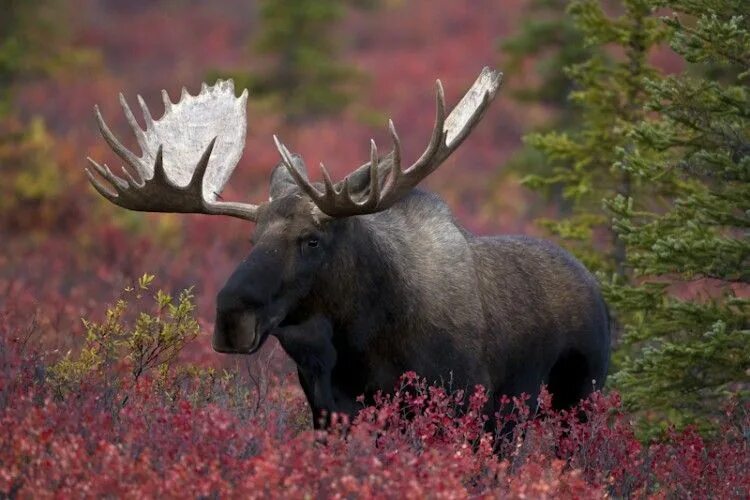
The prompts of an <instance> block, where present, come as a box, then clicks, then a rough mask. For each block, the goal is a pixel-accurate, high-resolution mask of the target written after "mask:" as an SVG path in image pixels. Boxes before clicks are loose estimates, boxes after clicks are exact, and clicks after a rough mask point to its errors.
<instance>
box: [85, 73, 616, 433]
mask: <svg viewBox="0 0 750 500" xmlns="http://www.w3.org/2000/svg"><path fill="white" fill-rule="evenodd" d="M501 76H502V75H501V74H500V73H499V72H496V71H493V70H491V69H489V68H485V69H484V70H482V72H481V74H480V75H479V77H478V78H477V80H476V81H475V82H474V84H473V85H472V86H471V88H470V89H469V90H468V91H467V92H466V94H465V95H464V97H463V98H462V99H461V100H460V101H459V103H458V104H457V105H456V106H455V107H454V108H453V109H452V110H451V111H450V113H447V111H446V105H445V98H444V95H443V88H442V85H441V84H440V81H439V80H438V81H437V85H436V108H437V109H436V117H435V126H434V128H433V131H432V137H431V140H430V143H429V144H428V146H427V148H426V149H425V151H424V153H423V154H422V155H421V156H420V157H419V158H418V159H417V160H416V161H415V162H414V163H413V164H411V165H409V166H407V167H406V168H404V167H403V165H402V157H401V149H400V144H399V137H398V134H397V133H396V129H395V127H394V125H393V123H392V122H389V131H390V136H391V141H392V142H393V149H392V150H391V152H390V153H388V154H387V155H385V156H381V155H380V154H379V153H378V149H377V147H376V145H375V143H374V142H372V143H371V147H370V159H369V161H368V162H367V163H365V164H364V165H362V166H361V167H359V168H358V169H356V170H354V171H353V172H352V173H351V174H349V175H348V176H347V177H346V178H345V179H344V180H343V181H340V182H336V183H334V182H333V181H332V180H331V178H330V175H329V174H328V172H327V170H326V169H325V167H322V165H321V167H322V175H323V180H322V182H312V181H311V180H310V179H309V177H308V174H307V170H306V168H305V165H304V163H303V161H302V158H301V157H300V156H298V155H296V154H293V153H291V152H290V151H289V149H288V148H287V147H286V146H285V145H284V144H282V143H281V142H280V141H279V140H278V139H277V138H275V137H274V139H275V141H276V146H277V148H278V150H279V153H280V155H281V162H280V163H279V164H278V165H277V166H276V167H275V168H274V169H273V171H272V173H271V178H270V197H269V200H268V201H267V202H264V203H260V204H258V205H253V204H247V203H235V202H224V201H216V200H217V195H218V194H219V193H220V192H221V190H222V188H223V187H224V185H225V184H226V183H227V181H228V180H229V177H230V175H231V173H232V171H233V170H234V168H235V166H236V165H237V162H238V161H239V158H240V155H241V153H242V149H243V148H244V143H245V132H246V98H247V91H245V92H244V93H243V94H242V95H241V96H240V97H239V98H238V97H236V96H235V93H234V85H233V84H232V83H231V82H222V81H219V82H218V83H216V85H214V86H210V87H209V86H207V85H205V84H204V85H203V88H202V89H201V91H200V93H199V94H198V95H197V96H192V95H190V94H188V93H187V92H186V91H183V94H182V97H181V99H180V102H179V103H177V104H172V103H171V101H170V100H169V97H168V96H167V94H166V93H164V101H165V108H166V111H165V113H164V116H162V117H161V118H160V119H159V120H154V119H153V118H152V117H151V114H150V113H149V110H148V108H147V107H146V106H145V104H144V102H143V100H142V99H141V98H140V96H139V99H138V100H139V102H140V105H141V108H142V111H143V114H144V118H145V122H146V130H143V129H142V128H141V127H140V126H139V125H138V123H137V122H136V120H135V118H134V116H133V113H132V111H131V110H130V108H129V106H128V105H127V103H126V102H125V99H124V98H123V97H122V96H121V104H122V107H123V110H124V112H125V115H126V117H127V119H128V122H129V123H130V125H131V127H132V128H133V132H134V133H135V136H136V139H137V141H138V144H139V145H140V147H141V150H142V154H141V156H140V157H139V156H136V155H135V154H134V153H132V152H131V151H129V150H127V149H126V148H125V147H123V145H122V143H120V141H119V140H118V139H117V138H116V137H115V136H114V135H113V134H112V132H111V131H110V129H109V128H108V127H107V125H106V124H105V123H104V120H103V119H102V117H101V115H100V114H99V112H98V110H97V112H96V118H97V122H98V124H99V128H100V130H101V132H102V135H103V136H104V138H105V140H106V141H107V143H108V144H109V145H110V146H111V147H112V149H113V150H114V152H115V153H116V154H117V155H118V156H119V157H120V158H121V159H122V160H123V161H124V162H125V163H126V165H127V167H123V169H122V170H123V174H122V177H120V176H117V175H115V174H114V173H113V172H112V171H111V170H110V169H109V167H107V166H106V165H100V164H99V163H97V162H95V161H94V160H91V159H89V163H90V164H91V166H92V168H93V171H90V170H88V169H87V170H86V172H87V174H88V176H89V179H90V180H91V183H92V184H93V186H94V187H95V188H96V190H97V191H98V192H99V193H100V194H102V195H103V196H104V197H106V198H107V199H108V200H110V201H112V202H113V203H115V204H117V205H119V206H121V207H124V208H128V209H131V210H140V211H151V212H181V213H205V214H216V215H228V216H232V217H239V218H242V219H246V220H249V221H252V222H254V223H255V231H254V234H253V236H252V240H253V248H252V251H251V252H250V254H249V255H248V256H247V258H245V259H244V260H243V261H242V262H241V263H240V264H239V266H238V267H237V269H236V270H235V271H234V273H233V274H232V275H231V276H230V277H229V279H228V280H227V283H226V285H225V286H224V288H223V289H222V290H221V291H220V292H219V295H218V297H217V300H216V324H215V330H214V337H213V346H214V349H215V350H216V351H218V352H226V353H242V354H252V353H254V352H255V351H257V350H258V349H259V348H260V347H261V346H262V345H263V343H264V342H265V340H266V339H267V338H268V336H269V335H274V336H276V337H277V338H278V339H279V341H280V342H281V344H282V346H283V347H284V349H285V350H286V352H287V353H288V354H289V355H290V356H291V357H292V359H294V361H295V362H296V363H297V366H298V368H299V370H298V371H299V379H300V383H301V385H302V387H303V389H304V391H305V395H306V396H307V400H308V402H309V403H310V406H311V408H312V411H313V416H314V419H313V421H314V422H315V425H316V427H317V426H320V425H325V422H326V420H324V419H323V418H321V417H323V416H324V415H326V414H330V413H331V412H344V413H349V414H354V413H355V412H356V411H357V408H358V404H357V403H356V399H357V397H358V396H359V395H361V394H364V396H365V401H370V400H371V399H372V396H373V394H375V392H377V391H379V390H383V391H386V392H387V391H390V390H391V389H392V388H393V387H394V384H395V382H396V381H397V379H398V377H399V376H400V375H401V374H402V373H404V372H406V371H415V372H417V373H419V374H420V375H423V376H425V377H427V379H428V380H430V381H441V380H442V381H447V380H451V381H452V386H453V387H456V388H464V387H472V386H474V385H476V384H482V385H483V386H484V387H485V388H487V390H488V391H489V392H490V399H489V402H488V404H487V406H486V411H487V413H488V414H490V415H492V414H493V413H494V412H495V411H497V409H498V406H499V397H500V395H503V394H507V395H517V394H520V393H521V392H526V393H528V394H531V395H532V396H535V395H536V394H537V393H538V390H539V387H540V385H541V384H542V383H544V384H547V385H548V387H549V389H550V392H551V393H552V394H553V401H554V405H555V406H556V407H557V408H564V407H569V406H570V405H572V404H574V403H576V402H577V401H578V400H579V399H580V398H582V397H585V396H586V395H588V394H589V393H590V392H591V391H592V390H594V389H595V385H596V386H597V387H599V386H601V384H603V382H604V379H605V377H606V374H607V366H608V362H609V352H610V326H609V317H608V313H607V308H606V305H605V303H604V301H603V300H602V296H601V294H600V292H599V289H598V287H597V284H596V281H595V280H594V279H593V277H592V276H591V275H590V274H589V273H588V271H587V270H586V269H585V268H584V267H583V266H582V265H581V264H580V263H579V262H578V261H576V260H575V259H574V258H573V257H572V256H571V255H569V254H568V253H567V252H565V251H564V250H562V249H561V248H559V247H557V246H556V245H554V244H552V243H549V242H546V241H543V240H537V239H533V238H529V237H524V236H492V237H479V236H475V235H473V234H471V233H470V232H468V231H467V230H466V229H464V228H463V227H461V225H460V224H459V223H458V222H457V221H456V220H455V218H454V217H453V215H452V213H451V211H450V209H449V208H448V207H447V205H446V204H445V203H444V202H443V201H442V200H441V199H440V198H439V197H438V196H436V195H434V194H430V193H426V192H424V191H421V190H419V189H417V185H418V184H419V182H420V181H421V180H422V179H424V178H425V177H426V176H428V175H429V174H430V173H431V172H433V171H434V170H435V169H437V168H438V167H439V166H440V165H441V164H442V163H443V162H444V161H445V159H446V158H448V156H450V154H451V153H452V152H453V151H455V150H456V148H458V146H460V145H461V143H462V142H463V141H464V139H466V137H467V136H468V135H469V133H470V132H471V130H472V129H473V128H474V127H475V126H476V125H477V123H478V122H479V121H480V119H481V117H482V115H483V114H484V112H485V111H486V110H487V108H488V106H489V104H490V103H491V102H492V100H493V99H494V97H495V94H496V93H497V90H498V88H499V87H500V82H501ZM490 421H494V419H490Z"/></svg>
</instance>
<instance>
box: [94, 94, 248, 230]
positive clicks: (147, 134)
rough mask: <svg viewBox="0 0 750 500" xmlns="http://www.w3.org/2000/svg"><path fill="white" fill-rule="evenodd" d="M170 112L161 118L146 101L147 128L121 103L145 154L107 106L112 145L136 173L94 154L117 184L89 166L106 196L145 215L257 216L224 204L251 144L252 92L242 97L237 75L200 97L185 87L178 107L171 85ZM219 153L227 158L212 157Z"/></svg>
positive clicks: (100, 121)
mask: <svg viewBox="0 0 750 500" xmlns="http://www.w3.org/2000/svg"><path fill="white" fill-rule="evenodd" d="M162 98H163V100H164V107H165V111H164V116H162V118H161V119H159V120H154V119H153V118H152V117H151V113H150V112H149V110H148V107H147V106H146V103H145V102H144V101H143V99H142V98H141V96H138V102H139V104H140V105H141V109H142V110H143V116H144V119H145V121H146V130H145V131H144V130H143V129H141V127H140V125H138V122H137V121H136V120H135V117H134V116H133V112H132V111H131V109H130V107H129V106H128V104H127V102H126V101H125V98H124V97H123V95H122V94H120V105H121V106H122V109H123V111H124V112H125V117H126V118H127V120H128V123H129V124H130V127H131V128H132V129H133V133H134V134H135V138H136V140H137V141H138V144H139V146H140V147H141V151H142V155H141V157H138V156H136V155H135V154H133V153H132V152H131V151H129V150H128V149H127V148H125V146H123V145H122V143H121V142H120V141H119V140H118V139H117V137H115V135H114V134H113V133H112V131H111V130H110V129H109V127H108V126H107V124H106V123H105V122H104V119H103V118H102V115H101V113H100V112H99V108H98V107H96V108H95V115H96V120H97V123H98V125H99V130H100V131H101V133H102V135H103V136H104V139H105V140H106V141H107V143H108V144H109V146H110V147H111V148H112V150H113V151H114V152H115V153H117V155H118V156H119V157H120V158H122V160H123V161H124V162H125V163H126V164H127V165H128V166H129V167H130V168H131V169H132V170H134V172H135V174H136V176H135V177H134V176H133V175H132V174H131V173H130V172H129V171H128V170H127V169H126V168H125V167H123V168H122V171H123V175H124V178H122V177H118V176H116V175H115V174H113V173H112V171H111V170H110V169H109V167H108V166H107V165H106V164H105V165H103V166H102V165H100V164H99V163H97V162H95V161H94V160H92V159H91V158H87V160H88V161H89V163H90V164H91V166H92V167H93V168H94V169H95V170H96V171H97V172H98V173H99V175H101V176H102V177H103V178H104V179H106V180H107V181H108V182H109V187H110V188H111V189H113V190H114V192H112V191H110V190H109V189H107V188H106V187H105V186H104V185H103V184H102V183H101V182H100V181H99V180H98V179H97V178H96V177H95V176H94V174H93V173H92V172H91V171H90V170H89V169H88V168H87V169H86V174H87V175H88V177H89V180H90V181H91V184H92V185H93V186H94V188H96V190H97V191H98V192H99V193H100V194H101V195H102V196H104V197H105V198H107V199H108V200H110V201H111V202H112V203H115V204H117V205H119V206H121V207H124V208H128V209H130V210H137V211H142V212H180V213H203V214H215V215H229V216H232V217H238V218H240V219H247V220H255V219H256V213H257V210H258V206H257V205H250V204H245V203H234V202H219V201H216V198H217V196H218V194H219V193H220V192H221V190H222V189H223V188H224V185H225V184H226V183H227V181H228V180H229V177H230V176H231V175H232V172H233V171H234V168H235V167H236V166H237V162H238V161H239V159H240V156H241V155H242V150H243V148H244V147H245V132H246V129H247V122H246V109H247V90H245V91H244V92H243V93H242V95H241V96H240V97H236V96H235V95H234V83H233V82H232V81H231V80H227V81H222V80H219V81H217V82H216V84H215V85H213V86H210V87H209V86H208V85H206V84H205V83H204V84H203V86H202V87H201V91H200V93H199V94H198V95H197V96H192V95H190V94H189V93H188V91H187V90H186V89H185V88H184V87H183V89H182V96H181V98H180V101H179V102H178V103H177V104H173V103H172V101H171V100H170V99H169V95H168V94H167V92H166V91H165V90H163V91H162ZM214 151H216V152H217V153H220V154H219V155H214V156H212V153H213V152H214Z"/></svg>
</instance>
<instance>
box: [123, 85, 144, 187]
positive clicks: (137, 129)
mask: <svg viewBox="0 0 750 500" xmlns="http://www.w3.org/2000/svg"><path fill="white" fill-rule="evenodd" d="M120 106H121V107H122V111H123V113H125V118H126V119H127V120H128V124H129V125H130V128H131V129H133V134H135V139H136V140H137V141H138V145H139V146H140V147H141V150H144V149H145V148H146V134H144V133H143V129H142V128H141V126H140V125H138V122H137V121H136V119H135V115H133V111H132V110H131V109H130V106H129V105H128V101H126V100H125V96H124V95H122V92H120ZM138 175H140V176H143V172H140V171H139V172H138Z"/></svg>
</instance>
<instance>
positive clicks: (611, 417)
mask: <svg viewBox="0 0 750 500" xmlns="http://www.w3.org/2000/svg"><path fill="white" fill-rule="evenodd" d="M162 300H164V299H162ZM144 314H147V315H149V314H151V312H150V311H148V310H147V311H146V312H145V313H144ZM11 320H12V321H11ZM163 320H164V321H167V320H166V319H165V318H163ZM118 321H121V323H118V325H119V327H120V328H121V329H122V331H125V332H127V331H130V330H129V329H130V328H132V327H133V325H134V324H136V323H133V321H134V320H131V319H128V316H127V315H126V314H123V316H122V318H121V319H119V320H118ZM140 321H141V322H142V321H145V320H143V319H141V320H140ZM147 323H148V322H147ZM148 324H149V325H151V326H153V324H152V323H148ZM35 328H38V326H35V324H34V322H33V321H31V322H28V320H27V325H25V326H23V325H22V322H21V321H20V320H19V318H17V317H13V318H11V316H10V315H8V314H7V313H6V314H4V315H2V316H0V424H1V425H0V429H1V430H0V496H3V497H9V498H49V497H55V498H57V497H59V498H65V497H85V498H95V497H97V498H98V497H102V496H107V497H138V498H141V497H178V496H179V497H192V498H197V497H200V498H205V497H212V498H234V497H250V498H260V497H275V496H283V497H290V498H304V497H320V498H323V497H325V498H327V497H334V498H335V497H351V498H371V497H378V498H383V497H387V498H396V497H398V498H402V497H406V498H423V497H437V498H468V497H501V498H605V497H609V496H613V497H657V498H662V497H674V498H682V497H688V496H697V497H711V496H715V497H721V498H746V497H747V496H748V494H750V479H749V478H748V470H750V450H749V449H748V440H749V439H750V434H749V433H748V429H750V416H749V415H750V409H749V408H748V407H747V406H746V405H745V406H743V405H741V404H739V403H737V404H735V405H734V406H732V407H731V408H728V409H727V413H726V415H725V417H726V418H725V422H724V427H723V429H722V432H721V434H719V435H717V437H716V438H715V439H706V438H703V437H701V436H700V435H698V434H697V433H696V432H694V431H692V430H687V431H685V432H679V433H678V432H674V433H672V434H671V435H670V436H668V439H667V440H665V441H663V442H660V443H652V444H648V445H647V444H641V443H640V442H639V441H638V440H637V439H636V437H635V434H634V430H633V426H632V425H631V423H630V422H629V420H628V418H627V415H626V414H625V413H624V412H623V410H622V408H621V406H620V400H619V397H618V396H617V394H602V393H595V394H594V395H592V396H591V397H590V398H588V399H587V400H586V401H583V402H582V403H581V405H580V407H579V408H577V409H575V410H574V411H570V412H555V411H552V409H551V404H550V403H551V396H550V395H549V394H548V393H547V392H546V391H544V390H542V391H541V394H540V397H539V400H538V402H537V404H535V405H533V406H530V405H529V404H528V403H529V401H528V398H524V397H520V398H515V399H509V398H505V399H504V403H505V408H504V411H502V412H501V413H500V414H499V415H497V425H496V427H497V428H498V429H500V430H499V431H498V432H497V433H495V434H494V435H493V434H491V433H487V432H485V429H486V428H487V425H488V422H487V418H486V417H485V416H484V415H483V413H482V411H481V410H482V408H483V407H484V405H485V404H486V402H487V395H486V393H485V391H484V390H483V388H481V387H476V388H474V389H473V390H472V391H471V392H468V393H464V392H462V391H453V390H450V388H446V387H439V386H431V385H429V384H428V383H427V382H426V381H425V380H424V379H421V378H419V377H418V376H417V375H416V374H414V373H407V374H405V375H404V376H403V377H402V379H401V382H400V384H399V386H398V387H396V388H395V389H394V391H393V393H392V394H378V395H377V396H376V398H375V404H374V405H372V406H368V407H363V409H362V410H361V411H360V413H359V414H358V415H357V416H356V418H354V419H353V420H352V421H349V420H348V419H347V418H344V417H342V416H339V415H335V416H334V418H333V427H332V430H331V431H329V432H328V433H316V432H313V431H311V430H308V429H309V428H310V425H309V423H306V422H307V420H308V418H309V417H308V416H307V412H308V410H307V409H306V407H305V402H304V398H303V396H302V394H301V391H300V390H299V389H298V388H297V387H296V384H295V381H294V380H291V379H289V378H283V377H282V378H280V377H276V376H274V375H272V374H266V376H267V383H266V385H267V388H266V389H264V390H258V383H257V379H256V380H255V382H253V380H252V379H251V378H250V377H247V376H246V374H242V373H241V372H240V371H238V370H227V371H224V372H217V371H215V370H210V369H205V368H203V369H200V368H193V369H182V370H178V369H170V370H167V371H166V372H163V371H160V370H158V369H154V370H151V371H149V372H147V373H145V374H142V375H141V376H139V377H137V378H134V377H133V371H132V360H130V359H129V358H128V359H123V360H122V362H121V363H112V364H110V365H108V366H107V368H106V370H104V369H103V370H100V371H98V372H97V371H92V372H90V374H89V375H88V376H87V378H84V379H83V380H80V383H78V384H77V385H74V386H68V390H66V391H63V392H60V391H59V387H58V386H56V385H55V379H54V375H53V374H54V373H55V370H56V369H57V368H55V367H56V366H59V365H58V364H56V363H53V361H54V360H53V359H50V355H49V354H48V355H45V354H44V353H43V352H42V351H40V350H39V349H37V348H35V343H34V342H33V335H34V333H35ZM155 331H156V332H157V333H158V332H159V331H160V330H155ZM268 366H270V365H268ZM112 391H116V392H117V394H111V393H112ZM124 394H127V398H124V397H123V395H124Z"/></svg>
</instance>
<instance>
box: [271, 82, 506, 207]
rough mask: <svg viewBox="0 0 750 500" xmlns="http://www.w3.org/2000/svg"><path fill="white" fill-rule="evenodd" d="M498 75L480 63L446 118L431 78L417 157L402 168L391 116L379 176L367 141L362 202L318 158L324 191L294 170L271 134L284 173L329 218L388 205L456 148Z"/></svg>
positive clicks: (288, 155)
mask: <svg viewBox="0 0 750 500" xmlns="http://www.w3.org/2000/svg"><path fill="white" fill-rule="evenodd" d="M501 80H502V73H499V72H497V71H494V70H491V69H489V68H487V67H485V68H484V69H483V70H482V72H481V73H480V75H479V77H478V78H477V79H476V81H475V82H474V84H473V85H472V86H471V88H470V89H469V90H468V91H467V92H466V94H465V95H464V96H463V98H462V99H461V101H459V103H458V104H457V105H456V107H455V108H454V109H453V111H452V112H451V113H450V115H448V117H447V118H446V116H445V96H444V94H443V85H442V84H441V83H440V80H438V81H437V82H436V101H437V111H436V116H435V126H434V128H433V130H432V139H431V140H430V143H429V145H428V146H427V149H426V150H425V152H424V153H423V154H422V156H420V157H419V159H418V160H417V161H416V162H415V163H414V164H413V165H411V166H410V167H409V168H407V169H406V170H402V169H401V144H400V141H399V138H398V134H396V129H395V127H394V125H393V121H390V120H389V122H388V128H389V131H390V135H391V140H392V141H393V152H392V153H391V158H390V161H391V162H392V163H391V166H390V169H389V171H388V173H387V175H386V176H384V177H381V178H379V176H378V166H379V165H380V159H379V158H378V149H377V146H376V145H375V141H372V140H371V141H370V166H369V195H368V196H367V197H366V198H365V199H364V200H362V201H357V200H354V199H353V198H352V194H351V192H350V180H351V178H352V177H351V175H352V174H350V175H349V176H347V177H346V178H345V179H344V180H343V181H342V182H340V183H337V184H336V186H334V185H333V183H332V182H331V176H330V175H329V173H328V171H327V170H326V168H325V166H324V165H323V164H322V163H321V164H320V168H321V171H322V173H323V183H324V192H322V193H321V192H320V191H318V189H317V188H316V187H315V186H313V185H312V184H311V183H310V181H308V180H307V179H306V178H305V176H303V175H302V174H301V173H300V172H299V171H298V170H297V168H296V167H295V164H294V161H293V159H292V154H291V153H290V152H289V150H288V149H287V147H286V146H285V145H284V144H282V143H281V142H280V141H279V139H278V138H277V137H276V136H274V141H275V142H276V148H277V149H278V150H279V154H281V159H282V162H283V163H284V165H285V166H286V168H287V170H288V171H289V174H290V175H291V176H292V177H293V178H294V180H295V182H296V183H297V185H298V186H299V187H300V189H302V190H303V191H304V192H305V193H306V194H307V195H308V196H309V197H310V198H311V199H312V201H313V203H315V205H317V207H318V208H319V209H320V210H321V211H322V212H323V213H325V214H327V215H329V216H331V217H347V216H352V215H363V214H371V213H375V212H380V211H382V210H385V209H387V208H389V207H390V206H392V205H393V204H394V203H396V201H398V200H399V199H400V198H401V197H402V196H404V195H405V194H406V193H408V192H409V191H411V190H412V189H413V188H414V187H416V185H417V184H419V182H420V181H421V180H422V179H424V178H425V177H427V176H428V175H430V174H431V173H432V172H434V171H435V170H436V169H437V168H438V167H439V166H440V165H441V164H442V163H443V162H444V161H445V159H446V158H448V156H450V154H451V153H453V151H455V150H456V148H458V146H459V145H460V144H461V143H462V142H463V140H464V139H466V137H467V136H468V135H469V132H471V130H472V129H473V128H474V126H475V125H476V124H477V123H478V122H479V120H480V119H481V118H482V115H483V114H484V111H485V110H486V109H487V107H488V105H489V103H490V102H491V101H492V99H493V98H494V97H495V94H496V93H497V90H498V88H499V87H500V82H501ZM381 183H382V185H381Z"/></svg>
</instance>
